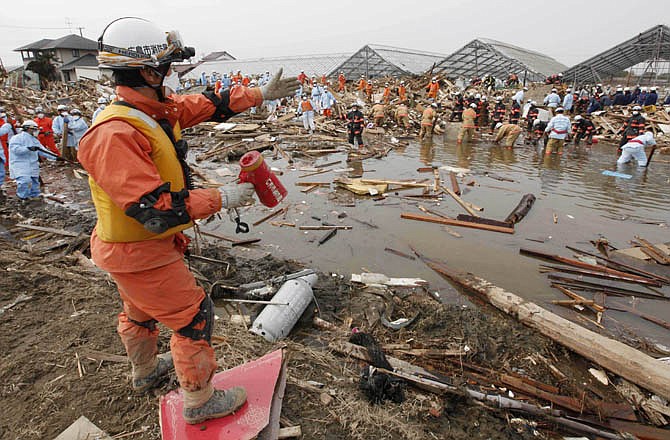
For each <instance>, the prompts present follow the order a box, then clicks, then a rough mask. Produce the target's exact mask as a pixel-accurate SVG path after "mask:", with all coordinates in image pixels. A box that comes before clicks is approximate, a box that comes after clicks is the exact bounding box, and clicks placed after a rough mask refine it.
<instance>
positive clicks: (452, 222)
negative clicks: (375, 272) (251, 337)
mask: <svg viewBox="0 0 670 440" xmlns="http://www.w3.org/2000/svg"><path fill="white" fill-rule="evenodd" d="M400 218H404V219H407V220H418V221H421V222H430V223H439V224H441V225H451V226H462V227H464V228H473V229H483V230H485V231H492V232H502V233H505V234H514V228H503V227H500V226H491V225H480V224H478V223H470V222H463V221H460V220H456V219H451V218H444V217H430V216H427V215H419V214H412V213H409V212H403V213H402V214H400Z"/></svg>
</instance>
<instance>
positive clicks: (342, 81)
mask: <svg viewBox="0 0 670 440" xmlns="http://www.w3.org/2000/svg"><path fill="white" fill-rule="evenodd" d="M337 84H338V88H337V91H338V92H346V91H347V88H346V87H347V78H346V77H345V76H344V72H340V74H339V75H338V76H337Z"/></svg>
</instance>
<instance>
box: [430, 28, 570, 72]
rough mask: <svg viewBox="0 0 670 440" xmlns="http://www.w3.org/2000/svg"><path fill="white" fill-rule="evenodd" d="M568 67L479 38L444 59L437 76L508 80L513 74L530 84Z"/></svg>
mask: <svg viewBox="0 0 670 440" xmlns="http://www.w3.org/2000/svg"><path fill="white" fill-rule="evenodd" d="M566 68H567V66H565V65H564V64H562V63H560V62H558V61H556V60H555V59H554V58H551V57H549V56H547V55H545V54H542V53H540V52H536V51H533V50H529V49H525V48H522V47H518V46H514V45H512V44H508V43H503V42H502V41H496V40H491V39H489V38H477V39H474V40H472V41H470V42H469V43H467V44H466V45H465V46H463V47H462V48H460V49H459V50H457V51H456V52H454V53H452V54H451V55H449V56H448V57H446V58H445V59H443V60H442V61H441V62H440V63H439V64H438V65H437V66H436V68H435V72H443V73H446V74H447V75H450V76H464V77H471V76H482V75H484V74H489V75H494V76H496V77H499V78H506V77H507V75H508V74H509V73H511V72H514V73H516V74H517V75H519V77H520V78H523V77H524V74H525V76H526V78H527V79H529V80H530V81H542V80H544V79H545V78H546V77H547V76H549V75H552V74H554V73H559V72H563V71H564V70H565V69H566Z"/></svg>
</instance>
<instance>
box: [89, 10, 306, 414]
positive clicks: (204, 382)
mask: <svg viewBox="0 0 670 440" xmlns="http://www.w3.org/2000/svg"><path fill="white" fill-rule="evenodd" d="M99 47H100V52H99V55H98V62H99V67H100V69H101V70H103V72H111V73H112V75H113V79H114V82H115V84H116V95H117V96H118V100H117V101H116V102H115V103H114V104H112V105H109V106H108V107H107V108H106V109H105V110H104V111H103V112H101V113H100V114H99V115H98V117H97V118H96V121H95V123H94V124H93V126H92V127H91V128H90V129H89V130H88V132H87V133H86V134H85V135H84V137H83V138H82V139H81V142H80V145H79V156H78V159H79V161H80V162H81V164H82V165H83V166H84V168H85V169H86V171H87V172H88V173H89V176H90V178H89V184H90V186H91V195H92V199H93V202H94V204H95V207H96V210H97V214H98V222H97V225H96V227H95V229H94V231H93V233H92V235H91V255H92V258H93V260H94V261H95V263H96V265H97V266H98V267H100V268H101V269H103V270H106V271H107V272H109V273H110V275H111V277H112V278H113V279H114V281H115V282H116V284H117V286H118V290H119V294H120V296H121V299H122V301H123V312H121V313H120V314H119V317H118V327H117V330H118V333H119V335H120V336H121V341H122V342H123V344H124V346H125V348H126V351H127V353H128V358H129V360H130V362H131V366H132V386H133V388H134V389H135V390H137V391H145V390H148V389H150V388H152V387H154V386H156V385H157V384H158V383H160V381H161V380H162V379H163V378H164V376H165V375H166V373H167V372H168V371H169V370H170V369H171V367H172V365H173V363H174V369H175V370H176V373H177V378H178V379H179V383H180V385H181V388H182V395H183V404H184V410H183V417H184V419H185V421H186V423H189V424H195V423H200V422H202V421H204V420H207V419H212V418H217V417H223V416H225V415H228V414H231V413H232V412H234V411H235V410H237V409H238V408H240V407H241V406H242V405H243V404H244V403H245V401H246V391H245V389H244V388H242V387H233V388H230V389H227V390H215V389H214V387H213V386H212V383H211V380H212V376H213V375H214V372H215V370H216V366H217V363H216V359H215V356H214V350H213V348H212V346H211V337H212V331H213V324H214V308H213V307H214V304H213V302H212V300H211V298H210V297H209V296H208V295H207V294H206V293H205V292H204V291H203V289H202V288H201V287H199V286H198V285H197V284H196V281H195V278H194V277H193V275H192V274H191V273H190V272H189V270H188V268H187V267H186V265H185V264H184V262H183V257H184V251H185V250H186V245H187V243H188V240H187V238H186V237H185V236H184V234H183V233H182V231H183V230H185V229H187V228H190V227H191V226H193V221H194V220H196V219H201V218H207V217H209V216H211V215H213V214H215V213H217V212H218V211H219V210H220V209H221V208H226V209H232V208H235V207H238V206H242V205H245V204H248V203H249V202H250V201H252V196H253V193H254V189H253V185H250V184H247V183H241V184H238V185H234V184H233V185H229V186H225V187H223V188H222V189H221V190H217V189H192V184H191V181H190V172H189V169H188V165H187V164H186V160H185V159H186V150H187V146H186V144H185V142H184V140H183V139H181V129H183V128H186V127H190V126H194V125H196V124H198V123H200V122H203V121H214V122H220V121H225V120H226V119H228V118H230V117H231V116H233V115H235V114H237V113H239V112H242V111H244V110H246V109H248V108H250V107H253V106H260V105H261V103H262V102H263V100H264V99H265V100H273V99H279V98H282V97H285V96H289V95H292V94H293V93H294V92H295V90H296V89H297V88H298V85H299V83H298V82H297V79H296V78H285V79H282V78H281V73H282V71H281V70H280V71H279V72H278V73H277V74H276V75H275V76H274V77H273V79H272V81H270V82H269V83H268V84H267V85H266V86H264V87H262V88H253V89H247V88H246V87H242V86H238V87H237V88H235V89H234V90H232V91H231V90H224V91H222V92H221V93H220V94H215V93H213V92H211V91H206V92H204V93H203V94H200V95H175V94H172V93H173V92H174V90H175V89H176V88H177V85H178V80H177V75H176V73H174V72H172V71H171V69H170V64H171V63H172V62H179V61H184V60H186V59H188V58H190V57H191V56H193V55H194V54H195V50H194V49H193V48H189V47H185V46H184V45H183V43H182V41H181V39H180V37H179V34H178V33H177V32H175V31H172V32H169V33H167V34H166V33H165V32H163V31H162V30H161V29H159V28H158V27H157V26H156V25H154V24H152V23H151V22H148V21H146V20H143V19H140V18H134V17H125V18H121V19H118V20H115V21H113V22H111V23H110V24H109V25H108V26H107V27H106V28H105V30H104V31H103V33H102V36H101V37H100V39H99ZM129 47H130V48H131V49H129ZM135 48H137V49H135ZM157 322H160V323H162V324H163V325H165V326H166V327H168V328H170V329H171V330H172V331H173V334H172V338H171V340H170V351H171V356H170V353H166V354H165V355H160V356H157V345H156V343H157V338H158V329H157V328H156V323H157Z"/></svg>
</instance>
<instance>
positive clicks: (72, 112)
mask: <svg viewBox="0 0 670 440" xmlns="http://www.w3.org/2000/svg"><path fill="white" fill-rule="evenodd" d="M70 114H71V115H80V116H81V110H79V109H78V108H73V109H72V110H71V111H70Z"/></svg>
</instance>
